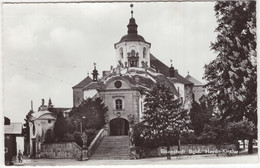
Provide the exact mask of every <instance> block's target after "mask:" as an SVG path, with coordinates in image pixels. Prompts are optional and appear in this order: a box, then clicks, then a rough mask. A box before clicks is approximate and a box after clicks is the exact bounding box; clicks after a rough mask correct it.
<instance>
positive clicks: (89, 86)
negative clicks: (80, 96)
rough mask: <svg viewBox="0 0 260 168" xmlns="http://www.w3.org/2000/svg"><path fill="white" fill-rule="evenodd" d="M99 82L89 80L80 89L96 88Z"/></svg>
mask: <svg viewBox="0 0 260 168" xmlns="http://www.w3.org/2000/svg"><path fill="white" fill-rule="evenodd" d="M98 88H99V84H98V82H91V83H89V84H88V85H87V86H85V87H84V88H83V89H82V90H90V89H98Z"/></svg>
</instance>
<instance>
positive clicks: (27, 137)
mask: <svg viewBox="0 0 260 168" xmlns="http://www.w3.org/2000/svg"><path fill="white" fill-rule="evenodd" d="M32 113H34V112H33V110H30V111H29V112H28V113H27V115H26V117H25V119H24V121H25V123H24V124H23V129H22V135H23V137H24V144H25V145H24V149H25V150H24V153H25V154H26V155H27V154H29V153H30V144H29V143H30V126H29V123H30V122H31V121H30V119H31V117H32Z"/></svg>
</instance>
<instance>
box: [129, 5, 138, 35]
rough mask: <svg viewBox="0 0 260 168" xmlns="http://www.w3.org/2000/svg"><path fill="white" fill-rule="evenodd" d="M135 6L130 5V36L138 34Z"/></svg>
mask: <svg viewBox="0 0 260 168" xmlns="http://www.w3.org/2000/svg"><path fill="white" fill-rule="evenodd" d="M133 6H134V5H133V4H131V5H130V7H131V18H130V20H129V24H128V25H127V27H128V31H127V32H128V34H137V27H138V26H137V24H136V23H135V19H134V17H133V13H134V12H133Z"/></svg>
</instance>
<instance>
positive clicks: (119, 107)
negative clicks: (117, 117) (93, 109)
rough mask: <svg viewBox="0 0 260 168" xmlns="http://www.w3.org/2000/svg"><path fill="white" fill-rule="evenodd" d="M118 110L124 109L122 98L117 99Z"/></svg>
mask: <svg viewBox="0 0 260 168" xmlns="http://www.w3.org/2000/svg"><path fill="white" fill-rule="evenodd" d="M115 102H116V110H122V109H123V102H122V100H121V99H116V101H115Z"/></svg>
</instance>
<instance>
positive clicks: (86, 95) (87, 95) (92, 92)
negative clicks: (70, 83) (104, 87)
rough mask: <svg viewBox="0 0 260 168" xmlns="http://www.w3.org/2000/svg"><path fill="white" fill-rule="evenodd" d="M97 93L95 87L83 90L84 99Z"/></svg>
mask: <svg viewBox="0 0 260 168" xmlns="http://www.w3.org/2000/svg"><path fill="white" fill-rule="evenodd" d="M97 93H98V92H97V90H96V89H90V90H84V100H86V99H87V98H92V97H94V96H95V95H96V94H97Z"/></svg>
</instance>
